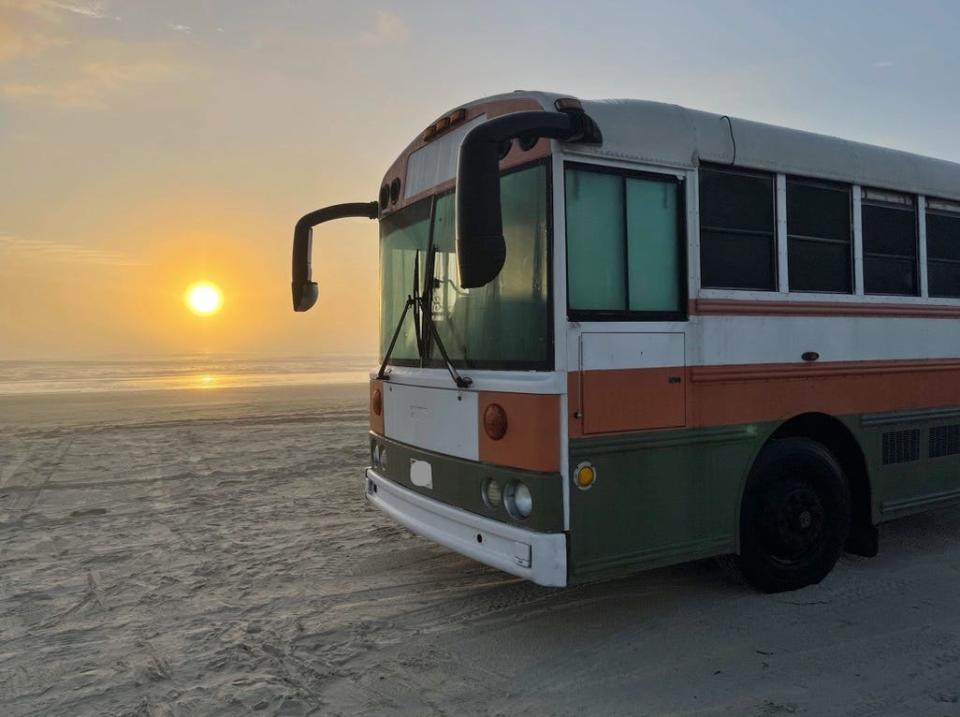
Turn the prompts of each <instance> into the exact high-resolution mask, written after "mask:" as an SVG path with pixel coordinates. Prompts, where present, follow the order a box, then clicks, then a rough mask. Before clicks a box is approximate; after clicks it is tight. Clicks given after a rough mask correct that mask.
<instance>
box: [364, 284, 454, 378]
mask: <svg viewBox="0 0 960 717" xmlns="http://www.w3.org/2000/svg"><path fill="white" fill-rule="evenodd" d="M411 308H412V309H413V311H414V316H416V314H417V312H418V311H419V312H420V314H421V315H422V316H423V323H424V329H428V328H429V329H430V337H431V338H432V339H433V340H434V341H436V342H437V348H438V349H440V355H441V356H442V357H443V362H444V364H445V365H446V367H447V371H448V372H449V374H450V378H452V379H453V382H454V383H455V384H456V385H457V388H469V387H470V386H471V385H472V384H473V379H472V378H470V377H469V376H461V375H460V372H459V371H457V367H456V366H454V365H453V361H451V360H450V356H449V354H447V349H446V347H445V346H444V345H443V339H441V338H440V333H439V332H438V331H437V326H436V324H434V323H433V319H432V318H431V317H430V312H429V311H428V310H427V308H426V307H424V306H423V297H415V296H413V295H411V294H408V295H407V300H406V302H405V303H404V305H403V311H402V312H401V314H400V320H399V321H398V322H397V328H396V329H394V330H393V338H391V339H390V345H389V346H388V347H387V352H386V353H385V354H384V355H383V363H381V364H380V370H379V371H378V372H377V378H378V379H384V380H390V375H389V374H388V373H387V363H389V361H390V356H391V355H392V354H393V347H394V346H396V345H397V339H398V338H399V337H400V329H402V328H403V320H404V319H405V318H407V312H408V311H410V309H411ZM417 338H418V341H417V343H418V344H419V343H420V341H419V338H420V334H419V331H418V332H417ZM424 338H425V337H424ZM426 343H427V342H426V341H424V344H426ZM424 359H425V356H424V355H423V354H422V353H421V354H420V362H421V364H422V363H423V361H424Z"/></svg>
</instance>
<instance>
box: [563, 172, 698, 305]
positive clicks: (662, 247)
mask: <svg viewBox="0 0 960 717" xmlns="http://www.w3.org/2000/svg"><path fill="white" fill-rule="evenodd" d="M681 187H682V185H681V184H680V183H679V182H677V181H674V180H665V181H664V180H658V179H650V178H645V177H644V178H641V177H636V176H626V175H620V174H614V173H610V172H597V171H593V170H588V169H580V168H577V169H572V168H571V169H567V171H566V214H567V287H568V302H569V306H570V310H571V312H588V313H589V312H593V313H596V312H603V313H607V314H617V313H625V312H645V313H648V314H650V313H655V314H678V313H680V312H681V310H682V306H681V302H682V299H681V295H682V291H681V283H680V282H681V280H682V274H683V267H682V261H681V257H682V254H681V249H680V247H681V245H680V241H681V237H680V209H681V207H680V197H679V193H680V191H681Z"/></svg>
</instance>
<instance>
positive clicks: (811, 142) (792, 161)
mask: <svg viewBox="0 0 960 717" xmlns="http://www.w3.org/2000/svg"><path fill="white" fill-rule="evenodd" d="M517 94H526V95H528V96H530V97H533V98H535V99H537V100H538V101H540V102H541V104H542V105H543V107H544V108H545V109H552V107H553V101H554V100H555V99H557V98H559V97H565V96H566V97H569V95H558V94H553V93H546V92H522V93H515V94H513V95H508V96H512V97H516V96H517ZM497 99H500V98H499V97H498V98H497ZM581 101H582V102H583V108H584V110H586V112H587V113H588V114H589V115H590V116H591V117H592V118H593V119H594V120H595V121H596V122H597V124H598V125H599V126H600V130H601V131H602V132H603V146H601V147H588V146H586V145H584V146H583V147H579V148H578V149H577V151H578V152H583V153H588V154H591V155H595V156H603V157H608V158H610V159H619V160H627V161H635V162H644V163H647V164H658V165H667V166H671V167H688V168H692V167H696V166H698V165H699V164H700V163H701V162H709V163H716V164H725V165H733V166H736V167H742V168H745V169H747V168H749V169H760V170H765V171H769V172H783V173H785V174H792V175H798V176H803V177H811V178H817V179H825V180H833V181H838V182H847V183H850V184H860V185H863V186H866V187H876V188H878V189H889V190H899V191H902V192H909V193H913V194H924V195H927V196H931V197H940V198H944V199H958V200H960V164H958V163H955V162H948V161H946V160H942V159H933V158H931V157H923V156H921V155H917V154H911V153H909V152H901V151H899V150H894V149H886V148H883V147H877V146H874V145H870V144H864V143H862V142H852V141H849V140H844V139H838V138H836V137H829V136H827V135H821V134H814V133H812V132H802V131H800V130H795V129H787V128H785V127H777V126H775V125H769V124H764V123H762V122H752V121H750V120H745V119H740V118H737V117H730V118H728V117H727V116H725V115H717V114H712V113H710V112H701V111H699V110H691V109H687V108H685V107H680V106H679V105H669V104H663V103H660V102H649V101H646V100H581Z"/></svg>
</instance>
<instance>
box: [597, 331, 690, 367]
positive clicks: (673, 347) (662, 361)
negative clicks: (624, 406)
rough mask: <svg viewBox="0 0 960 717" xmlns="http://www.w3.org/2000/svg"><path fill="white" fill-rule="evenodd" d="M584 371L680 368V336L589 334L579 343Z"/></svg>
mask: <svg viewBox="0 0 960 717" xmlns="http://www.w3.org/2000/svg"><path fill="white" fill-rule="evenodd" d="M581 351H582V358H581V360H582V366H581V368H582V369H583V370H584V371H590V370H593V369H623V368H664V367H670V366H683V364H684V356H683V334H680V333H676V334H666V333H662V334H641V333H600V332H597V333H593V332H584V334H583V336H582V339H581Z"/></svg>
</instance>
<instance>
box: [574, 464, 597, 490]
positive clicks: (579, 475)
mask: <svg viewBox="0 0 960 717" xmlns="http://www.w3.org/2000/svg"><path fill="white" fill-rule="evenodd" d="M573 482H574V483H576V484H577V488H579V489H580V490H587V489H588V488H590V487H592V486H593V484H594V483H596V482H597V469H596V468H594V467H593V465H591V464H590V463H581V464H580V465H578V466H577V467H576V469H575V470H574V471H573Z"/></svg>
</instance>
